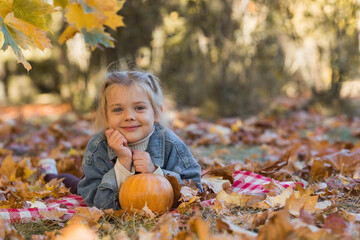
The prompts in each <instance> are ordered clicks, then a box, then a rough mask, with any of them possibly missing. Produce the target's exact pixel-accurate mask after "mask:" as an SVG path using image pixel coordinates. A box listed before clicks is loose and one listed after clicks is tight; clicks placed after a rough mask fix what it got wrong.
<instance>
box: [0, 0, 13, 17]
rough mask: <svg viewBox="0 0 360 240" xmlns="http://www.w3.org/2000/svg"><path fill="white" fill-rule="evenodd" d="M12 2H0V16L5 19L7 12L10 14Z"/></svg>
mask: <svg viewBox="0 0 360 240" xmlns="http://www.w3.org/2000/svg"><path fill="white" fill-rule="evenodd" d="M12 9H13V1H12V0H0V16H1V17H2V18H5V17H6V15H7V14H8V13H9V12H12Z"/></svg>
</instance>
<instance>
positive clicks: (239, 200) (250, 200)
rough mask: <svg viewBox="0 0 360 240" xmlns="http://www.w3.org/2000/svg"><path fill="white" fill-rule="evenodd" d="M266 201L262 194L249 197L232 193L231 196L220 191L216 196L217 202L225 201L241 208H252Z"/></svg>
mask: <svg viewBox="0 0 360 240" xmlns="http://www.w3.org/2000/svg"><path fill="white" fill-rule="evenodd" d="M264 199H265V195H264V194H262V193H259V194H253V195H249V194H238V193H236V192H232V193H231V194H227V193H226V192H225V191H224V190H222V191H220V192H219V193H218V194H217V196H216V200H218V201H224V202H225V203H227V204H233V205H236V206H240V207H251V206H252V205H254V204H256V203H258V202H260V201H262V200H264Z"/></svg>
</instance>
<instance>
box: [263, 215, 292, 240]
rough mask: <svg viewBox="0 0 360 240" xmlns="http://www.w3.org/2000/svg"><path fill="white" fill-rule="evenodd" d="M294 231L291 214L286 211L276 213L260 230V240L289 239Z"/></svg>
mask: <svg viewBox="0 0 360 240" xmlns="http://www.w3.org/2000/svg"><path fill="white" fill-rule="evenodd" d="M293 231H294V227H293V225H292V224H291V223H290V214H289V212H288V211H287V210H286V209H283V210H281V211H279V212H277V213H276V215H275V216H274V217H272V218H270V219H269V221H268V222H267V223H266V224H265V225H264V226H263V227H262V228H260V230H259V235H258V239H259V240H279V239H291V238H288V237H289V236H290V235H291V234H292V232H293Z"/></svg>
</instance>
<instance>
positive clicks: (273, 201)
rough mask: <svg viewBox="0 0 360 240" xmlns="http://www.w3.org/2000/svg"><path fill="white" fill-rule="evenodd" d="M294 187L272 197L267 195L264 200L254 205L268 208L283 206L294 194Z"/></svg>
mask: <svg viewBox="0 0 360 240" xmlns="http://www.w3.org/2000/svg"><path fill="white" fill-rule="evenodd" d="M293 192H294V190H293V189H292V187H288V188H286V189H285V190H284V191H283V192H282V193H281V194H279V195H277V196H275V197H271V196H267V197H266V199H265V200H264V201H261V202H258V203H256V204H254V205H253V207H255V208H260V209H268V208H270V207H271V208H282V207H284V206H285V202H286V200H287V199H288V198H289V197H290V196H291V194H293Z"/></svg>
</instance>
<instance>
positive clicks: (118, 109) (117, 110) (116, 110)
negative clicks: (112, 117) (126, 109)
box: [112, 108, 122, 112]
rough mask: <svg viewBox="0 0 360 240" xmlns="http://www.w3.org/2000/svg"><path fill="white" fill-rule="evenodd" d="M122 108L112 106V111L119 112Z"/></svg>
mask: <svg viewBox="0 0 360 240" xmlns="http://www.w3.org/2000/svg"><path fill="white" fill-rule="evenodd" d="M121 111H122V108H113V110H112V112H121Z"/></svg>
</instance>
